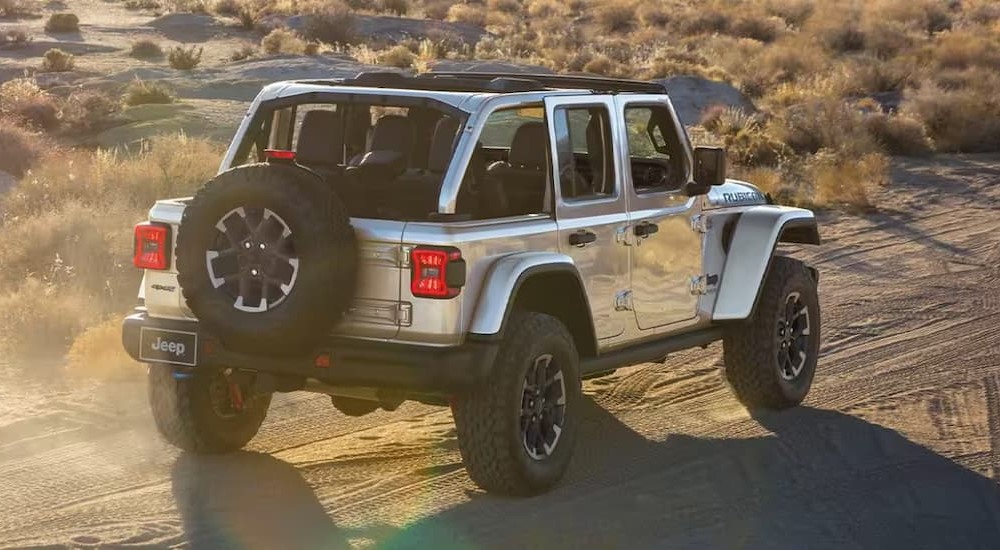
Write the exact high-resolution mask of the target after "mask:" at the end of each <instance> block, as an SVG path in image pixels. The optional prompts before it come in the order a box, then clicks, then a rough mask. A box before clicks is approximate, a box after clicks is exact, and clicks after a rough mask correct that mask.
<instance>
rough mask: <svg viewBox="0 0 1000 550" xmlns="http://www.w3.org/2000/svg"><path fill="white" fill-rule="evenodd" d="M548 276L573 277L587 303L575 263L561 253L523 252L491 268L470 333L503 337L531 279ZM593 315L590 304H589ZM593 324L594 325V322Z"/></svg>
mask: <svg viewBox="0 0 1000 550" xmlns="http://www.w3.org/2000/svg"><path fill="white" fill-rule="evenodd" d="M548 273H568V274H571V275H572V276H573V277H574V278H575V279H576V280H577V283H578V284H579V288H578V290H579V291H580V293H581V295H582V297H583V299H584V300H585V301H586V300H587V293H586V291H585V290H584V289H585V288H586V287H584V285H583V279H582V278H581V277H580V272H579V270H577V268H576V264H575V263H574V262H573V259H572V258H571V257H570V256H567V255H566V254H560V253H558V252H521V253H516V254H511V255H509V256H504V257H502V258H500V259H498V260H497V261H496V262H494V263H493V265H492V266H490V269H489V272H488V273H487V276H486V279H485V281H484V284H483V287H482V290H481V291H480V292H479V299H478V300H477V301H476V308H475V310H473V314H472V320H471V321H470V323H469V332H470V333H471V334H475V335H476V336H477V337H480V338H482V337H487V338H491V337H495V338H501V337H503V332H504V329H505V328H506V326H507V320H508V319H509V318H510V315H511V312H512V311H513V309H514V304H515V303H516V301H517V293H518V291H519V290H520V289H521V287H522V286H523V285H524V283H525V282H527V281H528V280H529V279H530V278H531V277H533V276H535V275H541V274H548ZM585 306H586V308H587V309H586V310H587V312H588V317H589V312H590V304H589V303H586V304H585ZM591 323H593V321H591Z"/></svg>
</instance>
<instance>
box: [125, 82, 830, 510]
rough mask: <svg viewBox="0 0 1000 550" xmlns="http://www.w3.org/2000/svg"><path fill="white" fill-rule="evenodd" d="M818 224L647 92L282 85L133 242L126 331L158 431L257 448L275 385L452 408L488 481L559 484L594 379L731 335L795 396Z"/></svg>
mask: <svg viewBox="0 0 1000 550" xmlns="http://www.w3.org/2000/svg"><path fill="white" fill-rule="evenodd" d="M779 242H792V243H808V244H819V233H818V230H817V226H816V221H815V218H814V216H813V214H812V213H811V212H810V211H808V210H803V209H799V208H790V207H785V206H779V205H775V204H772V201H771V200H770V197H768V196H767V195H765V194H763V193H761V192H760V191H759V190H758V189H757V188H755V187H753V186H752V185H750V184H747V183H743V182H739V181H734V180H729V179H726V177H725V154H724V151H722V150H721V149H717V148H703V147H698V148H694V149H692V147H691V144H690V142H689V139H688V136H687V134H686V132H685V129H684V127H683V126H682V125H681V124H680V122H679V121H678V118H677V116H676V114H675V112H674V109H673V107H672V106H671V103H670V100H669V98H668V97H667V94H666V90H665V89H664V88H663V87H662V86H660V85H658V84H654V83H647V82H636V81H627V80H615V79H605V78H590V77H580V76H563V75H511V74H476V73H429V74H421V75H416V76H406V75H400V74H390V73H361V74H359V75H358V76H356V77H354V78H347V79H331V80H321V81H295V82H280V83H275V84H271V85H268V86H266V87H265V88H264V89H263V90H262V91H261V92H260V94H259V95H258V96H257V97H256V99H255V100H254V101H253V104H252V105H251V106H250V109H249V110H248V112H247V114H246V116H245V118H244V119H243V121H242V123H241V124H240V127H239V130H238V132H237V133H236V136H235V137H234V139H233V141H232V144H231V145H230V147H229V149H228V151H227V152H226V155H225V158H224V159H223V161H222V164H221V166H220V169H219V173H218V175H216V176H215V177H214V178H213V179H212V180H211V181H209V182H208V183H206V184H205V185H204V186H203V187H202V188H201V189H200V190H199V191H198V192H197V194H196V195H195V196H194V197H191V198H179V199H169V200H161V201H158V202H157V203H156V204H155V205H154V206H153V207H152V209H151V210H150V213H149V221H148V222H144V223H141V224H139V225H137V226H136V228H135V256H134V263H135V265H136V266H137V267H139V268H141V269H143V270H144V276H143V279H142V288H141V289H140V291H139V302H140V304H139V306H138V307H137V308H136V310H135V312H134V313H133V314H132V315H130V316H128V317H127V318H126V319H125V321H124V327H123V342H124V345H125V348H126V350H127V351H128V353H129V354H130V355H131V356H132V357H133V358H135V359H136V360H138V361H140V362H145V363H148V364H149V375H148V376H149V399H150V404H151V408H152V411H153V417H154V419H155V422H156V425H157V427H158V429H159V431H160V432H161V433H162V434H163V436H164V437H165V438H166V439H167V440H168V441H169V442H170V443H172V444H174V445H176V446H177V447H180V448H181V449H184V450H187V451H191V452H196V453H218V452H226V451H233V450H236V449H239V448H241V447H242V446H244V445H245V444H246V443H247V442H248V441H250V439H251V438H252V437H253V436H254V435H255V434H256V433H257V431H258V429H259V428H260V425H261V423H262V422H263V420H264V417H265V415H266V413H267V409H268V406H269V404H270V401H271V395H272V394H273V393H274V392H290V391H298V390H305V391H311V392H319V393H324V394H327V395H330V396H331V397H332V401H333V405H334V406H336V407H337V408H338V409H339V410H340V411H342V412H344V413H345V414H348V415H361V414H365V413H368V412H372V411H374V410H376V409H377V408H379V407H381V408H384V409H388V410H393V409H394V408H396V407H397V406H399V404H400V403H402V402H403V401H404V400H408V399H410V400H416V401H420V402H423V403H430V404H437V405H449V404H450V405H451V407H452V411H453V413H454V418H455V424H456V427H457V434H458V443H459V448H460V450H461V454H462V458H463V460H464V462H465V466H466V469H467V471H468V473H469V476H470V477H471V478H472V480H473V481H474V482H475V483H476V484H478V485H479V486H480V487H482V488H484V489H486V490H488V491H493V492H498V493H505V494H515V495H531V494H537V493H540V492H543V491H545V490H547V489H549V488H550V487H552V486H553V485H554V484H555V483H557V482H558V480H559V479H560V478H561V476H562V475H563V473H564V471H565V470H566V468H567V465H568V463H569V461H570V456H571V454H572V452H573V447H574V444H575V443H576V441H575V439H576V438H577V434H578V430H579V424H580V421H581V419H580V412H581V405H582V401H581V400H582V399H583V397H582V394H581V380H583V379H586V378H590V377H594V376H598V375H601V374H607V373H610V372H612V371H614V370H615V369H617V368H620V367H625V366H629V365H636V364H639V363H643V362H650V361H657V360H662V359H663V358H664V357H665V356H666V355H667V354H668V353H671V352H674V351H677V350H681V349H684V348H690V347H694V346H701V347H704V346H706V345H708V344H709V343H711V342H714V341H716V340H722V341H723V347H724V355H723V358H724V366H725V378H726V380H727V381H728V382H729V384H730V386H731V387H732V390H733V391H734V393H735V395H736V397H737V399H739V400H740V401H741V402H742V403H744V404H745V405H746V406H748V407H763V408H770V409H781V408H786V407H791V406H795V405H797V404H799V403H800V402H801V401H802V400H803V398H804V397H805V395H806V393H807V392H808V390H809V387H810V385H811V383H812V379H813V374H814V372H815V368H816V361H817V355H818V352H819V343H820V340H819V338H820V310H819V301H818V297H817V273H816V270H815V269H812V268H810V267H807V266H805V265H804V264H803V263H802V262H800V261H798V260H794V259H791V258H789V257H786V256H781V255H776V254H775V249H776V247H777V245H778V243H779Z"/></svg>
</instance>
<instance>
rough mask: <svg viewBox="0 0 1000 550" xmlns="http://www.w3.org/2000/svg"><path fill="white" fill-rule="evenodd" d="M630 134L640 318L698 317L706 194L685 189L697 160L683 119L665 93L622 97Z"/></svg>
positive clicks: (620, 111)
mask: <svg viewBox="0 0 1000 550" xmlns="http://www.w3.org/2000/svg"><path fill="white" fill-rule="evenodd" d="M615 102H616V107H617V115H616V116H617V117H618V120H619V121H621V122H622V123H623V128H624V130H625V133H626V135H627V136H628V138H627V142H628V151H627V156H626V159H625V161H626V162H628V164H629V166H628V169H626V170H625V173H626V176H625V179H626V180H627V181H628V183H629V184H628V185H626V191H625V192H626V195H627V197H628V202H629V210H630V217H631V223H632V238H633V239H634V240H633V241H632V243H633V246H632V258H631V264H632V269H631V277H632V281H631V287H632V293H633V294H632V305H633V308H634V310H635V321H636V323H637V324H638V326H639V328H640V329H643V330H648V329H655V328H659V327H663V326H666V325H670V324H673V323H682V322H685V321H690V320H692V319H693V318H694V317H695V315H696V314H697V305H698V296H697V295H695V294H694V293H693V292H692V278H696V277H698V276H699V275H700V274H701V260H702V234H701V233H700V232H698V231H697V230H696V229H695V228H693V225H695V224H693V223H692V222H693V221H694V217H695V216H696V215H697V214H699V213H700V209H701V206H700V201H699V200H697V199H698V197H688V196H687V195H686V194H685V191H684V189H685V184H686V183H687V182H688V181H689V180H690V179H691V176H692V174H691V159H690V158H689V157H688V153H687V151H688V148H687V147H686V139H685V137H684V134H683V133H682V130H681V128H680V126H679V124H678V123H677V118H676V116H675V115H674V113H673V110H672V109H671V108H670V105H669V103H667V102H666V101H665V100H664V99H663V98H662V97H660V96H647V97H641V96H639V97H636V96H627V97H626V96H617V98H616V101H615Z"/></svg>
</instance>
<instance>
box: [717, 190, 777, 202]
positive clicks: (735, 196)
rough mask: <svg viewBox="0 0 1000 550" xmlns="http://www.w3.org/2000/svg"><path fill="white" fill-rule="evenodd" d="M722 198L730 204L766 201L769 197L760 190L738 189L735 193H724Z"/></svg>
mask: <svg viewBox="0 0 1000 550" xmlns="http://www.w3.org/2000/svg"><path fill="white" fill-rule="evenodd" d="M722 200H723V201H724V202H726V203H729V204H732V203H738V202H766V201H767V197H765V196H764V193H761V192H759V191H738V192H735V193H723V194H722Z"/></svg>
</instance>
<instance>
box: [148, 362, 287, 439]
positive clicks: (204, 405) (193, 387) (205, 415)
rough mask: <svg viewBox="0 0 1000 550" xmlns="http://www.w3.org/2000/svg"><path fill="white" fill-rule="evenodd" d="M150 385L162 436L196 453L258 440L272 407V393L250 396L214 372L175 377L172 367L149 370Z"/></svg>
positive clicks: (202, 370) (201, 370)
mask: <svg viewBox="0 0 1000 550" xmlns="http://www.w3.org/2000/svg"><path fill="white" fill-rule="evenodd" d="M148 383H149V405H150V408H151V409H152V412H153V420H154V421H155V422H156V427H157V429H158V430H159V432H160V434H161V435H162V436H163V438H164V439H166V440H167V442H168V443H170V444H172V445H174V446H175V447H178V448H180V449H183V450H185V451H190V452H194V453H203V454H215V453H227V452H232V451H236V450H238V449H240V448H242V447H243V446H244V445H246V444H247V443H248V442H249V441H250V440H251V439H253V437H254V436H255V435H257V431H258V430H259V429H260V425H261V423H263V422H264V417H265V416H267V409H268V407H269V406H270V404H271V394H253V393H252V392H251V391H250V385H249V384H238V383H236V382H234V381H231V380H230V379H229V377H227V376H226V375H225V374H224V373H223V372H222V371H221V370H217V369H207V368H199V369H196V370H195V371H194V372H193V373H191V374H188V373H184V376H182V377H178V376H175V374H174V369H172V368H170V367H165V366H159V365H151V366H150V367H149V374H148ZM232 384H235V385H236V389H234V388H233V386H232ZM235 392H239V393H235ZM237 396H238V397H237Z"/></svg>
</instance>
